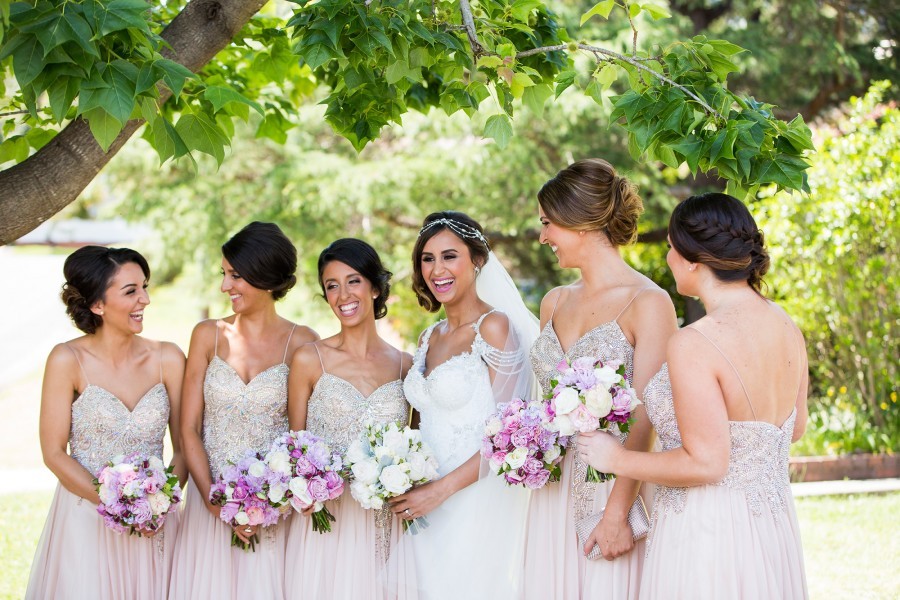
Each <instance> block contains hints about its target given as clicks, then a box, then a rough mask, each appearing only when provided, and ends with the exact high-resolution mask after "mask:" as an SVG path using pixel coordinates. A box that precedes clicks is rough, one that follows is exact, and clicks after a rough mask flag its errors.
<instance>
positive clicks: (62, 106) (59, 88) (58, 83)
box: [47, 77, 81, 123]
mask: <svg viewBox="0 0 900 600" xmlns="http://www.w3.org/2000/svg"><path fill="white" fill-rule="evenodd" d="M80 84H81V82H80V81H79V80H78V79H76V78H74V77H57V78H56V80H55V81H54V82H53V83H51V84H50V87H49V88H48V89H47V98H48V99H49V100H50V112H51V114H52V115H53V120H54V121H56V122H57V123H62V121H63V119H65V118H66V113H67V112H68V111H69V108H70V107H71V106H72V102H73V101H74V100H75V96H77V95H78V88H79V86H80Z"/></svg>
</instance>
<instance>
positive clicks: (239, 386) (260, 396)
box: [203, 355, 289, 478]
mask: <svg viewBox="0 0 900 600" xmlns="http://www.w3.org/2000/svg"><path fill="white" fill-rule="evenodd" d="M288 371H289V369H288V366H287V364H285V363H283V362H282V363H279V364H277V365H273V366H271V367H269V368H268V369H266V370H265V371H263V372H261V373H259V374H258V375H257V376H256V377H254V378H253V379H251V380H250V382H249V383H247V384H245V383H244V382H243V381H242V380H241V378H240V376H239V375H238V374H237V372H236V371H235V370H234V368H232V366H231V365H229V364H228V363H227V362H225V361H224V360H223V359H221V358H219V357H218V355H216V356H214V357H213V359H212V360H211V361H210V362H209V366H208V367H206V378H205V379H204V381H203V403H204V406H203V446H204V447H205V448H206V454H207V455H208V456H209V467H210V470H211V471H212V475H213V478H215V477H218V476H219V472H220V471H221V469H222V468H224V467H225V466H227V464H228V462H229V461H230V462H237V461H238V460H240V459H241V457H243V455H244V453H245V452H246V451H247V450H248V449H253V450H255V451H256V452H266V451H267V450H268V449H269V447H270V445H271V444H272V441H273V440H274V439H275V438H276V437H278V436H279V435H281V434H282V433H284V432H285V431H287V430H288V416H287V380H288Z"/></svg>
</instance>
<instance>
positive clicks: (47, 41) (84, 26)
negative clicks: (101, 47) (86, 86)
mask: <svg viewBox="0 0 900 600" xmlns="http://www.w3.org/2000/svg"><path fill="white" fill-rule="evenodd" d="M22 31H23V32H25V33H34V35H36V36H37V38H38V39H39V40H40V42H41V45H42V46H43V47H44V56H46V55H47V54H49V53H50V51H51V50H53V48H56V47H57V46H61V45H62V44H65V43H66V42H75V43H76V44H78V45H79V46H81V47H82V48H84V50H85V51H86V52H89V53H91V54H93V55H95V56H99V54H98V53H97V50H96V48H94V46H93V45H92V44H91V43H90V42H89V40H90V38H91V36H92V35H93V32H92V31H91V26H90V25H88V22H87V21H85V20H84V17H82V16H81V14H80V13H79V12H78V11H77V10H75V9H63V10H62V11H60V12H54V13H51V14H50V15H48V17H47V18H45V19H40V20H38V21H37V22H35V23H33V24H31V25H29V26H28V27H23V28H22Z"/></svg>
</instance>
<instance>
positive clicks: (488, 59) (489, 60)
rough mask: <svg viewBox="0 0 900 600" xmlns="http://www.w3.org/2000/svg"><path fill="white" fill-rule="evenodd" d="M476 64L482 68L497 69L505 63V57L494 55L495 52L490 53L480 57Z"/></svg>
mask: <svg viewBox="0 0 900 600" xmlns="http://www.w3.org/2000/svg"><path fill="white" fill-rule="evenodd" d="M475 64H476V66H477V67H478V68H479V69H481V68H487V69H496V68H497V67H500V66H502V65H503V59H502V58H500V57H499V56H494V55H493V54H489V55H486V56H482V57H480V58H479V59H478V62H477V63H475Z"/></svg>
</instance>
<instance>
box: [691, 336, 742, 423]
mask: <svg viewBox="0 0 900 600" xmlns="http://www.w3.org/2000/svg"><path fill="white" fill-rule="evenodd" d="M685 329H689V330H691V331H696V332H697V333H699V334H700V335H702V336H703V337H705V338H706V341H707V342H709V343H710V344H712V346H713V348H715V349H716V350H718V351H719V354H721V355H722V357H723V358H724V359H725V360H726V361H727V362H728V365H729V366H730V367H731V370H732V371H734V374H735V375H737V378H738V383H740V384H741V389H742V390H744V396H745V397H746V398H747V404H748V405H749V406H750V413H751V414H752V415H753V420H754V421H757V420H758V419H757V418H756V411H755V410H753V402H751V401H750V394H748V393H747V388H746V386H744V380H743V379H741V374H740V373H738V370H737V368H736V367H735V366H734V363H733V362H731V359H730V358H728V355H726V354H725V353H724V352H722V349H721V348H719V346H718V344H716V343H715V342H714V341H712V340H711V339H710V338H709V336H708V335H706V334H705V333H703V332H702V331H700V330H699V329H696V328H695V327H685Z"/></svg>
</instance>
